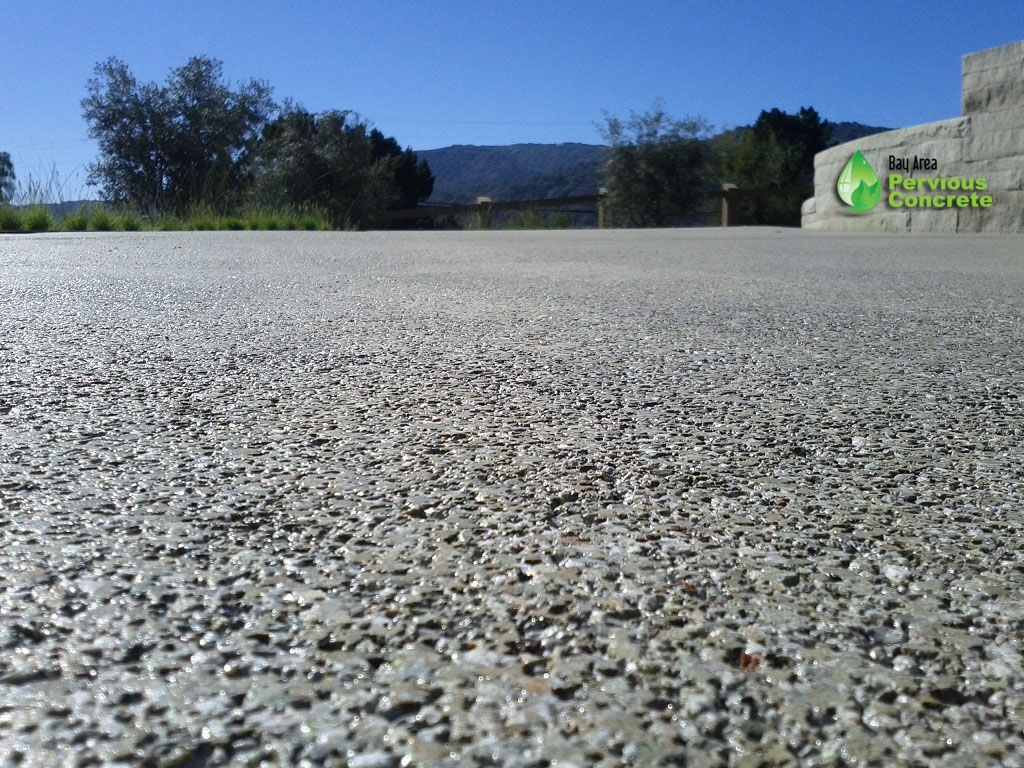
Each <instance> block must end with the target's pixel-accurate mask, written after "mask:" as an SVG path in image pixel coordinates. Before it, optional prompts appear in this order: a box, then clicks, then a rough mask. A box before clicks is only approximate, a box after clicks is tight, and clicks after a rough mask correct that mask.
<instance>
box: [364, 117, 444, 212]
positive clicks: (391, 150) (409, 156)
mask: <svg viewBox="0 0 1024 768" xmlns="http://www.w3.org/2000/svg"><path fill="white" fill-rule="evenodd" d="M369 138H370V146H371V148H372V156H373V159H374V160H382V159H384V158H394V169H393V184H394V192H395V194H394V198H395V199H394V200H393V201H392V203H391V205H390V207H391V208H394V209H400V208H415V207H416V206H417V205H419V204H420V203H421V202H423V201H424V200H426V199H427V198H428V197H430V194H431V193H432V192H433V191H434V174H432V173H431V172H430V166H429V165H427V161H426V160H418V159H417V158H416V153H415V152H413V151H412V149H406V150H405V151H404V152H403V151H402V148H401V147H400V146H399V144H398V141H397V140H396V139H394V138H393V137H391V136H385V135H384V134H383V133H381V132H380V131H378V130H377V129H376V128H374V129H373V130H372V131H370V136H369Z"/></svg>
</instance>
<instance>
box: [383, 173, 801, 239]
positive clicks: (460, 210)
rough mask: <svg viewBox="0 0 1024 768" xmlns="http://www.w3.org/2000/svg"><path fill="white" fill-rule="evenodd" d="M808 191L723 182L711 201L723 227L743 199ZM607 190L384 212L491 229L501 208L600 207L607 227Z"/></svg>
mask: <svg viewBox="0 0 1024 768" xmlns="http://www.w3.org/2000/svg"><path fill="white" fill-rule="evenodd" d="M799 194H805V195H806V196H807V197H810V196H811V195H812V194H813V190H812V189H811V188H809V187H782V188H774V189H771V188H764V189H739V188H738V187H737V186H736V185H735V184H723V185H722V189H721V190H720V191H718V192H714V193H712V194H711V195H709V196H708V198H707V199H708V200H709V201H714V200H721V204H722V226H723V227H729V226H736V225H737V224H738V223H739V213H740V205H741V204H742V202H743V201H744V200H759V199H765V198H771V197H775V196H785V195H799ZM603 202H604V189H601V190H600V191H599V192H598V194H596V195H578V196H576V197H552V198H545V199H540V200H510V201H498V202H495V201H493V200H491V199H490V198H489V197H478V198H477V199H476V202H475V203H467V204H465V205H427V206H423V207H421V208H405V209H403V210H399V211H388V212H386V213H385V214H384V219H385V221H388V222H391V221H408V220H412V219H430V218H434V217H437V216H459V215H465V214H475V215H476V216H477V220H478V222H479V224H480V227H481V228H483V229H490V227H491V223H492V221H493V216H494V214H495V213H499V212H501V211H533V210H541V209H544V208H561V207H563V206H567V205H595V206H597V226H598V227H599V228H603V227H604V224H605V222H604V215H603V213H604V212H603V208H604V206H603V205H602V203H603Z"/></svg>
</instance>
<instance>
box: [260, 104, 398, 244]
mask: <svg viewBox="0 0 1024 768" xmlns="http://www.w3.org/2000/svg"><path fill="white" fill-rule="evenodd" d="M394 166H395V162H394V160H393V159H391V158H374V156H373V146H372V144H371V143H370V140H369V137H368V136H367V130H366V125H365V124H364V123H362V122H360V121H359V120H358V119H357V118H355V117H353V115H352V113H351V112H348V111H340V110H330V111H327V112H323V113H320V114H313V113H310V112H307V111H306V110H305V109H303V108H302V107H299V106H295V105H286V107H285V109H284V111H283V112H282V114H281V115H280V116H279V117H278V118H277V119H276V120H275V121H274V122H273V123H271V124H270V125H268V126H267V128H266V130H265V131H264V134H263V137H262V139H261V140H260V142H259V144H258V145H257V146H256V149H255V152H254V158H253V169H252V170H253V180H254V184H255V194H256V197H257V199H258V201H259V202H260V203H262V204H266V205H274V206H278V205H284V206H289V207H293V208H317V209H320V210H322V211H324V212H325V213H327V215H328V217H329V218H330V219H331V222H332V223H333V224H335V225H336V226H345V227H357V226H365V225H367V224H369V223H370V222H371V221H372V220H373V219H374V218H375V217H376V215H377V214H379V212H380V211H383V210H385V209H386V208H387V207H388V206H389V205H390V204H391V202H392V200H393V198H394V193H393V188H392V176H393V169H394Z"/></svg>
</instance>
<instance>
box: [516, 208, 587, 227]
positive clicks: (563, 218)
mask: <svg viewBox="0 0 1024 768" xmlns="http://www.w3.org/2000/svg"><path fill="white" fill-rule="evenodd" d="M571 223H572V215H571V214H568V213H554V214H550V213H549V214H542V213H541V212H540V211H522V212H521V213H517V214H516V215H515V216H513V217H512V218H510V219H509V220H508V221H506V222H505V223H504V224H502V227H501V228H502V229H568V227H569V224H571Z"/></svg>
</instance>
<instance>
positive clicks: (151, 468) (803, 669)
mask: <svg viewBox="0 0 1024 768" xmlns="http://www.w3.org/2000/svg"><path fill="white" fill-rule="evenodd" d="M1022 315H1024V240H1022V239H1021V238H1017V237H1002V238H1000V237H984V236H977V237H963V236H960V237H955V236H950V237H945V236H934V237H914V238H911V237H872V236H866V235H828V234H817V233H806V232H799V231H785V232H780V231H777V230H774V229H751V230H729V231H728V232H719V231H711V230H695V231H654V232H625V231H621V232H616V231H603V232H554V233H537V232H516V233H499V232H480V233H468V232H462V233H364V234H359V233H302V234H298V233H291V234H285V233H225V234H216V233H202V234H200V233H182V234H172V233H157V234H139V233H127V234H122V235H104V234H77V235H72V234H66V235H45V236H21V237H7V238H3V239H0V537H2V540H3V548H2V550H0V760H2V761H4V762H3V763H2V764H3V765H7V764H11V765H13V764H19V763H20V764H21V765H25V766H58V765H60V766H63V765H69V766H71V765H75V766H85V765H145V766H179V767H183V766H219V765H232V766H234V765H240V766H241V765H246V766H261V765H263V766H273V765H303V766H320V765H326V766H349V767H350V768H377V767H381V768H383V767H390V766H478V765H479V766H483V765H502V766H522V767H523V768H526V767H527V766H529V767H538V768H539V767H540V766H550V767H551V768H570V767H571V766H576V767H577V768H584V766H601V767H602V768H605V767H610V766H619V765H632V766H654V765H687V766H717V765H723V766H724V765H730V766H741V767H742V768H755V767H756V766H786V765H792V766H795V765H801V766H868V765H871V766H874V765H879V766H881V765H887V766H888V765H921V766H930V765H951V766H952V765H956V766H960V765H1004V766H1024V738H1022V723H1024V664H1022V646H1024V643H1022V639H1024V597H1022V594H1024V537H1022V533H1024V486H1022V480H1021V475H1022V472H1024V452H1022V445H1024V401H1022V397H1024V362H1022V349H1024V321H1022Z"/></svg>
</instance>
